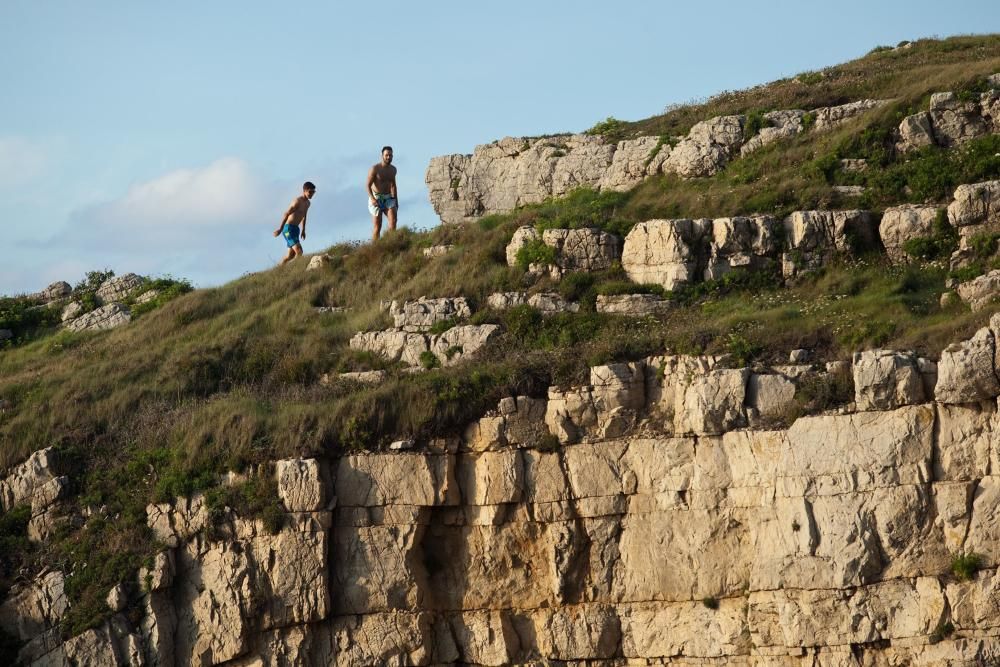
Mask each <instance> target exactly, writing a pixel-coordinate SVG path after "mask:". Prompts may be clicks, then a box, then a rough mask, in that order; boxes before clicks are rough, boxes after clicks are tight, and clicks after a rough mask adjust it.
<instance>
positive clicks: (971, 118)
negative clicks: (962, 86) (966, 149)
mask: <svg viewBox="0 0 1000 667" xmlns="http://www.w3.org/2000/svg"><path fill="white" fill-rule="evenodd" d="M929 114H930V117H931V123H932V125H933V127H934V139H935V143H937V144H938V145H940V146H956V145H958V144H961V143H965V142H966V141H969V140H970V139H975V138H976V137H979V136H982V135H984V134H986V124H985V123H984V122H983V117H982V115H981V114H980V107H979V104H978V103H976V102H971V101H970V102H963V101H961V100H959V99H958V97H957V96H956V95H955V93H950V92H948V93H935V94H933V95H931V102H930V111H929Z"/></svg>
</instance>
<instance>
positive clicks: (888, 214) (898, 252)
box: [878, 204, 938, 263]
mask: <svg viewBox="0 0 1000 667" xmlns="http://www.w3.org/2000/svg"><path fill="white" fill-rule="evenodd" d="M937 215H938V209H936V208H934V207H933V206H913V205H911V204H906V205H903V206H892V207H890V208H887V209H886V210H885V212H884V213H883V214H882V222H881V223H880V224H879V228H878V231H879V236H880V237H881V238H882V245H883V246H885V252H886V254H887V255H889V259H890V260H892V261H893V262H896V263H905V262H907V261H909V260H910V259H912V258H911V257H910V256H909V255H907V254H906V251H904V250H903V245H904V244H905V243H906V242H907V241H909V240H910V239H913V238H917V237H921V236H931V235H933V233H934V220H935V219H936V218H937Z"/></svg>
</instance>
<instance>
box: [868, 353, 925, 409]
mask: <svg viewBox="0 0 1000 667" xmlns="http://www.w3.org/2000/svg"><path fill="white" fill-rule="evenodd" d="M923 401H924V385H923V380H922V379H921V376H920V371H919V369H918V368H917V360H916V358H915V357H914V356H913V355H910V354H904V353H900V352H894V351H892V350H868V351H867V352H858V353H855V355H854V402H855V403H856V404H857V407H858V410H894V409H896V408H899V407H902V406H904V405H915V404H917V403H922V402H923Z"/></svg>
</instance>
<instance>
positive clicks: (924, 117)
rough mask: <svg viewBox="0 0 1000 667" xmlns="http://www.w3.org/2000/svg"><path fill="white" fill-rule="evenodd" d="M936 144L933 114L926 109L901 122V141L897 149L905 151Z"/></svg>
mask: <svg viewBox="0 0 1000 667" xmlns="http://www.w3.org/2000/svg"><path fill="white" fill-rule="evenodd" d="M933 145H934V128H933V125H932V123H931V115H930V113H928V112H926V111H921V112H920V113H915V114H913V115H912V116H907V117H906V118H904V119H903V121H902V122H901V123H900V124H899V142H897V144H896V150H898V151H900V152H902V153H905V152H907V151H912V150H915V149H917V148H923V147H924V146H933Z"/></svg>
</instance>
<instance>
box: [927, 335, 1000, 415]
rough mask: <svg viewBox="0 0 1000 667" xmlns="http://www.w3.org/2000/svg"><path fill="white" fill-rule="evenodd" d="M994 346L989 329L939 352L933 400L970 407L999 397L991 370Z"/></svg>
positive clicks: (992, 369)
mask: <svg viewBox="0 0 1000 667" xmlns="http://www.w3.org/2000/svg"><path fill="white" fill-rule="evenodd" d="M995 350H996V343H995V339H994V334H993V332H992V331H991V330H990V329H989V328H982V329H980V330H979V331H978V332H976V335H974V336H973V337H972V338H970V339H969V340H966V341H962V342H960V343H952V344H951V345H949V346H948V347H946V348H945V349H944V351H943V352H941V360H940V361H939V362H938V381H937V386H936V387H935V399H936V400H937V401H938V402H940V403H973V402H977V401H984V400H992V399H994V398H996V397H997V396H1000V380H998V379H997V374H996V372H995V370H994V367H993V364H994V355H995Z"/></svg>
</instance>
